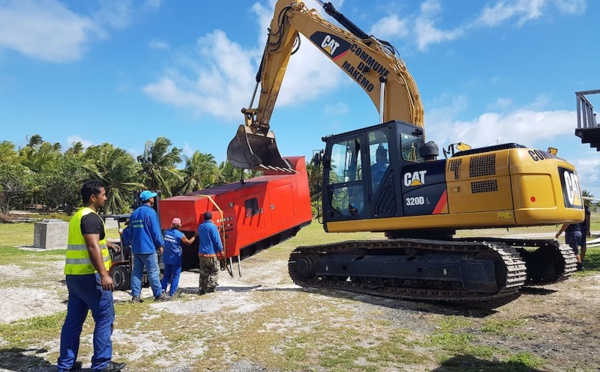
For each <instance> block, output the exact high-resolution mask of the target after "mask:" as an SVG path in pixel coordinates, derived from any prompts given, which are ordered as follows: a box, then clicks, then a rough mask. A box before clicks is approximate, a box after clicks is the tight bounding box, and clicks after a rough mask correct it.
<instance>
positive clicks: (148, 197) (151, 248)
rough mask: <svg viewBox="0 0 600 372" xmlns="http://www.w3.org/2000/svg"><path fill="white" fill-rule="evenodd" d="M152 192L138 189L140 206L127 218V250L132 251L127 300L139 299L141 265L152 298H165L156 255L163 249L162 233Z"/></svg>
mask: <svg viewBox="0 0 600 372" xmlns="http://www.w3.org/2000/svg"><path fill="white" fill-rule="evenodd" d="M155 197H156V193H155V192H151V191H148V190H146V191H142V193H141V194H140V200H141V201H142V203H144V204H142V206H140V207H139V208H137V209H136V210H135V211H133V213H132V214H131V217H130V218H129V226H130V229H131V253H133V272H132V273H131V296H132V299H131V301H133V302H142V299H141V298H140V293H141V292H142V275H143V273H144V267H145V268H146V271H147V273H148V281H149V282H150V287H151V288H152V292H153V294H154V300H155V301H162V300H167V299H168V298H169V297H168V296H167V295H166V294H164V293H163V290H162V286H161V285H160V279H159V275H160V268H159V267H158V255H157V252H158V253H159V254H162V252H163V245H164V243H163V236H162V231H161V229H160V223H159V221H158V215H157V214H156V212H155V211H154V208H152V206H153V205H154V198H155Z"/></svg>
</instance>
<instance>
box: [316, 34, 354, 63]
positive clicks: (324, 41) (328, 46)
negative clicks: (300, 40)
mask: <svg viewBox="0 0 600 372" xmlns="http://www.w3.org/2000/svg"><path fill="white" fill-rule="evenodd" d="M310 40H311V41H312V42H313V43H315V45H316V46H318V47H319V48H321V50H322V51H323V52H324V53H325V54H327V55H328V56H329V57H330V58H331V59H333V60H337V59H340V58H343V57H344V56H345V55H346V53H348V50H349V49H350V43H349V42H347V41H346V40H344V39H342V38H340V37H337V36H335V35H331V34H329V33H327V32H323V31H317V32H315V33H314V34H312V35H310Z"/></svg>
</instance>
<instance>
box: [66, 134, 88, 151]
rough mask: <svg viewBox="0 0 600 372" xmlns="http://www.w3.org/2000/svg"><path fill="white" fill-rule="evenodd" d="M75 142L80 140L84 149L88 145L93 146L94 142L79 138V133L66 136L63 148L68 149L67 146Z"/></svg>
mask: <svg viewBox="0 0 600 372" xmlns="http://www.w3.org/2000/svg"><path fill="white" fill-rule="evenodd" d="M76 142H81V144H82V145H83V148H84V149H87V148H88V147H90V146H94V142H92V141H90V140H86V139H84V138H81V137H80V136H79V135H74V136H69V137H67V143H68V145H67V146H66V147H65V149H68V148H69V147H71V146H73V144H74V143H76Z"/></svg>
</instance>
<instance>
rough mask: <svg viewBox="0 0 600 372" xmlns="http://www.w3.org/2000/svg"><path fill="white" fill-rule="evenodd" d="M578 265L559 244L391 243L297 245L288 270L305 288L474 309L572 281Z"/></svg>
mask: <svg viewBox="0 0 600 372" xmlns="http://www.w3.org/2000/svg"><path fill="white" fill-rule="evenodd" d="M535 246H537V249H536V250H532V247H535ZM540 258H541V259H540ZM575 263H576V260H575V256H574V255H573V253H572V251H571V250H570V248H569V247H568V246H564V245H560V244H558V242H556V241H547V240H539V241H530V240H520V239H494V240H490V239H487V240H482V239H481V240H478V239H476V238H470V239H455V240H451V241H438V240H426V239H389V240H371V241H346V242H341V243H334V244H325V245H318V246H310V247H298V248H296V249H295V250H294V251H293V252H292V253H291V255H290V258H289V262H288V269H289V273H290V276H291V278H292V279H293V281H294V283H296V284H298V285H300V286H303V287H320V288H328V289H340V290H345V291H351V292H358V293H366V294H371V295H376V296H383V297H389V298H400V299H409V300H433V301H452V302H468V303H470V302H482V301H495V300H499V299H502V298H505V297H511V296H515V295H517V294H518V290H519V289H520V288H521V287H522V286H524V285H543V284H549V283H554V282H556V281H560V280H563V279H566V278H567V277H568V276H570V275H571V274H572V273H573V272H574V271H575Z"/></svg>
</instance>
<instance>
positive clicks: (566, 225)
mask: <svg viewBox="0 0 600 372" xmlns="http://www.w3.org/2000/svg"><path fill="white" fill-rule="evenodd" d="M569 225H570V224H568V223H565V224H564V225H562V227H561V228H560V230H558V232H557V233H556V239H558V237H559V236H560V234H562V233H563V232H564V231H565V230H566V229H567V228H568V227H569Z"/></svg>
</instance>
